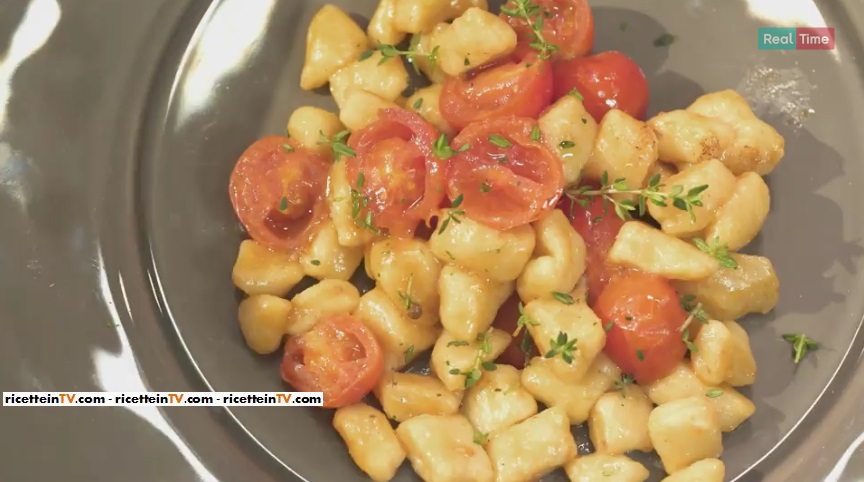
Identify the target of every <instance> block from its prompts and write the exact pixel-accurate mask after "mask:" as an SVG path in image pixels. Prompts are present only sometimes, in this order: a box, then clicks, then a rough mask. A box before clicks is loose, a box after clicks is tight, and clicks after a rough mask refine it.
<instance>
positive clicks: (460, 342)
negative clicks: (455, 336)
mask: <svg viewBox="0 0 864 482" xmlns="http://www.w3.org/2000/svg"><path fill="white" fill-rule="evenodd" d="M470 344H471V343H469V342H467V341H465V340H453V341H451V342H449V343H447V346H468V345H470Z"/></svg>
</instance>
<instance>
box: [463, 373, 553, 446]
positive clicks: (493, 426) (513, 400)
mask: <svg viewBox="0 0 864 482" xmlns="http://www.w3.org/2000/svg"><path fill="white" fill-rule="evenodd" d="M520 375H521V374H520V373H519V370H517V369H516V368H513V367H512V366H510V365H496V366H495V370H492V371H489V372H487V373H485V374H484V375H483V378H481V379H480V381H479V382H477V384H476V385H474V386H472V387H471V388H469V389H468V391H467V392H466V393H465V399H464V401H463V407H462V412H463V413H464V414H465V416H466V417H467V418H468V420H469V421H470V422H471V425H473V426H474V428H475V429H477V430H478V431H480V433H482V434H484V436H486V437H488V436H489V435H490V434H491V435H493V436H494V434H496V433H498V432H500V431H501V430H504V429H506V428H508V427H511V426H513V425H515V424H517V423H519V422H522V421H523V420H525V419H527V418H528V417H531V416H533V415H536V414H537V401H536V400H534V397H532V396H531V394H530V393H529V392H528V391H527V390H525V389H524V388H523V387H522V386H521V382H520Z"/></svg>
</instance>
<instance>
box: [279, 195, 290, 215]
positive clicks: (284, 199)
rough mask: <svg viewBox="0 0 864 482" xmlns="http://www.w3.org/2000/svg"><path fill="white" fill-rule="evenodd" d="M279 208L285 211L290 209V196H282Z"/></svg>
mask: <svg viewBox="0 0 864 482" xmlns="http://www.w3.org/2000/svg"><path fill="white" fill-rule="evenodd" d="M279 210H280V211H282V212H283V213H284V212H285V211H287V210H288V197H287V196H282V199H281V200H280V201H279Z"/></svg>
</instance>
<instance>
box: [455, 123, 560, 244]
mask: <svg viewBox="0 0 864 482" xmlns="http://www.w3.org/2000/svg"><path fill="white" fill-rule="evenodd" d="M535 129H536V130H535ZM532 131H533V132H535V134H536V132H538V131H539V128H538V127H537V121H535V120H534V119H528V118H524V117H504V118H496V119H489V120H485V121H480V122H476V123H474V124H471V125H469V126H468V127H466V128H465V129H464V130H463V131H462V132H461V133H459V135H458V136H456V138H454V139H453V143H452V146H451V147H452V148H453V149H454V150H457V151H458V150H461V149H465V146H466V145H467V146H469V147H468V148H467V150H465V151H464V152H461V153H459V154H457V155H455V156H453V157H451V158H450V160H449V164H448V167H447V195H448V196H449V198H450V200H451V201H454V203H455V201H456V200H457V199H461V203H460V204H459V206H458V208H459V209H461V210H464V211H465V215H466V216H468V217H469V218H471V219H473V220H475V221H478V222H480V223H483V224H485V225H487V226H490V227H492V228H496V229H502V230H504V229H511V228H515V227H517V226H522V225H523V224H527V223H530V222H532V221H536V220H537V219H538V218H539V217H540V216H541V215H542V214H543V213H545V212H547V211H549V210H551V209H553V208H554V207H555V204H556V203H557V202H558V199H559V198H560V197H561V193H562V191H563V189H564V172H563V168H562V167H561V160H560V159H558V157H557V156H556V155H555V154H554V153H552V151H550V150H549V148H548V147H546V145H545V144H543V143H542V142H540V141H535V140H533V139H532ZM534 138H536V135H535V136H534Z"/></svg>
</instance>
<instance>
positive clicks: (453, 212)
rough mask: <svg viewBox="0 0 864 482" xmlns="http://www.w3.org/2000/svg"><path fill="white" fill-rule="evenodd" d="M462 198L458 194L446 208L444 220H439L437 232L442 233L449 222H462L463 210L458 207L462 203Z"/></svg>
mask: <svg viewBox="0 0 864 482" xmlns="http://www.w3.org/2000/svg"><path fill="white" fill-rule="evenodd" d="M463 199H464V198H463V197H462V195H461V194H460V195H458V196H456V199H454V200H453V204H452V205H451V206H450V209H448V210H447V217H446V218H444V221H442V222H441V227H440V228H438V234H444V231H446V230H447V227H448V226H450V223H451V222H452V223H453V224H462V216H464V215H465V210H464V209H459V206H461V205H462V201H463Z"/></svg>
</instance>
